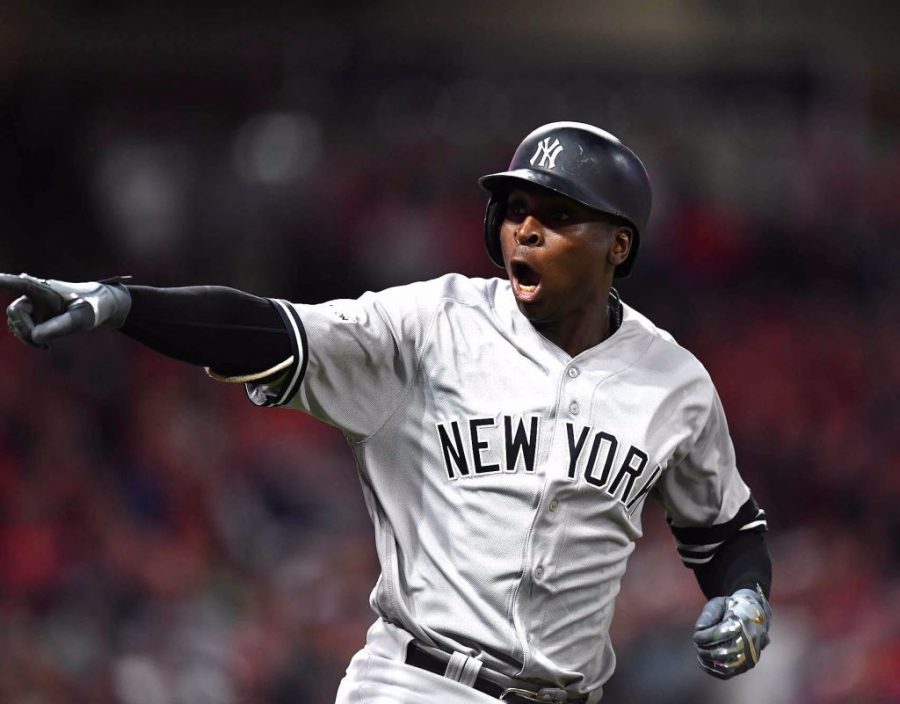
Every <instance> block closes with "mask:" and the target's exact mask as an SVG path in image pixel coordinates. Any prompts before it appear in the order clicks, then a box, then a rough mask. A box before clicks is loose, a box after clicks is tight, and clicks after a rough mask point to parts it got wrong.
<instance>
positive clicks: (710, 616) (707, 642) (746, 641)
mask: <svg viewBox="0 0 900 704" xmlns="http://www.w3.org/2000/svg"><path fill="white" fill-rule="evenodd" d="M771 623H772V610H771V608H770V606H769V602H768V601H767V600H766V597H765V595H764V594H763V592H762V589H761V588H760V587H759V586H757V588H756V590H752V589H739V590H738V591H736V592H735V593H734V594H732V595H731V596H728V597H723V596H720V597H716V598H715V599H712V600H710V601H709V602H708V603H707V604H706V606H705V607H704V608H703V611H702V612H701V613H700V618H698V619H697V623H696V625H695V626H694V644H695V645H696V647H697V659H698V661H699V663H700V667H702V668H703V669H704V670H705V671H706V672H708V673H710V674H711V675H713V676H715V677H718V678H719V679H730V678H731V677H734V676H735V675H739V674H741V673H742V672H746V671H747V670H750V669H752V668H753V667H755V666H756V663H757V662H759V656H760V654H761V653H762V650H763V648H765V647H766V646H767V645H768V644H769V626H770V625H771Z"/></svg>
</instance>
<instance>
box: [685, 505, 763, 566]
mask: <svg viewBox="0 0 900 704" xmlns="http://www.w3.org/2000/svg"><path fill="white" fill-rule="evenodd" d="M671 523H672V522H671V520H669V527H670V528H671V529H672V534H673V535H674V536H675V540H676V541H677V543H678V554H679V555H681V560H682V562H684V564H685V565H686V566H687V567H697V566H698V565H704V564H706V563H708V562H710V561H711V560H712V559H713V558H714V557H715V555H716V550H717V549H718V548H719V547H720V546H721V545H722V544H723V543H724V542H725V541H727V540H729V539H730V538H732V537H733V536H734V535H736V534H738V533H740V532H742V531H756V532H760V533H764V532H766V531H767V530H768V522H767V520H766V512H765V511H763V510H762V509H761V508H760V507H759V506H758V505H757V504H756V501H755V500H754V499H753V497H752V496H751V497H750V498H749V499H747V501H746V502H744V505H743V506H741V508H740V509H739V510H738V512H737V513H736V514H735V516H734V518H732V519H731V520H730V521H728V522H727V523H719V524H717V525H712V526H705V527H689V528H680V527H678V526H673V525H672V524H671Z"/></svg>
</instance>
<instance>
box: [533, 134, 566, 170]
mask: <svg viewBox="0 0 900 704" xmlns="http://www.w3.org/2000/svg"><path fill="white" fill-rule="evenodd" d="M562 150H563V146H562V144H560V143H559V140H558V139H554V140H553V144H550V138H549V137H546V138H545V139H542V140H541V141H540V142H538V145H537V150H536V151H535V152H534V156H533V157H531V161H530V162H528V163H529V164H531V165H532V166H534V161H535V159H537V158H538V157H541V161H540V163H539V164H538V166H546V167H547V168H548V169H552V168H554V167H555V166H556V157H558V156H559V153H560V152H561V151H562Z"/></svg>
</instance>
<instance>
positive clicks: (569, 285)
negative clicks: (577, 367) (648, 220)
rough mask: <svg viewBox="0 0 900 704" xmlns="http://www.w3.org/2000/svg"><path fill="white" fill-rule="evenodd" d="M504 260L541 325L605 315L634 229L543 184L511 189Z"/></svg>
mask: <svg viewBox="0 0 900 704" xmlns="http://www.w3.org/2000/svg"><path fill="white" fill-rule="evenodd" d="M500 243H501V247H502V249H503V261H504V262H505V264H506V272H507V274H508V275H509V280H510V282H511V283H512V288H513V294H514V295H515V297H516V303H517V304H518V307H519V310H520V311H522V313H523V314H524V315H525V317H527V318H528V319H529V320H530V321H531V322H532V323H533V324H534V325H535V326H536V327H538V328H541V327H553V326H556V325H567V324H574V325H578V324H580V321H581V320H591V319H599V316H600V313H601V312H602V311H603V309H604V308H605V306H606V297H607V293H608V290H609V287H610V285H611V284H612V278H613V271H614V270H615V267H616V265H617V264H621V263H622V262H623V261H625V259H626V258H627V256H628V251H629V249H630V246H631V231H630V230H629V229H628V228H626V227H618V226H615V225H612V224H610V223H608V222H606V221H605V220H604V219H603V216H602V215H601V214H600V213H597V212H596V211H594V210H592V209H591V208H588V207H586V206H584V205H581V204H580V203H577V202H576V201H574V200H572V199H571V198H567V197H566V196H562V195H559V194H557V193H554V192H553V191H549V190H547V189H544V188H540V187H538V186H534V187H529V186H523V187H521V188H514V189H512V190H511V191H510V192H509V196H508V199H507V204H506V218H505V220H504V221H503V224H502V226H501V227H500Z"/></svg>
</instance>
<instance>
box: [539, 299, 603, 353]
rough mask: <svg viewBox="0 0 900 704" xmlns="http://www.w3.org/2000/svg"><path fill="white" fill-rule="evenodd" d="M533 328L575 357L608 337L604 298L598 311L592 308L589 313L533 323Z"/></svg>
mask: <svg viewBox="0 0 900 704" xmlns="http://www.w3.org/2000/svg"><path fill="white" fill-rule="evenodd" d="M535 328H537V331H538V332H539V333H541V335H543V336H544V337H546V338H547V339H548V340H550V342H552V343H553V344H554V345H556V346H557V347H559V348H560V349H562V350H563V351H565V352H566V354H568V355H569V356H570V357H575V356H577V355H579V354H581V353H582V352H584V351H585V350H587V349H590V348H591V347H594V346H595V345H599V344H600V343H601V342H603V341H604V340H605V339H606V338H607V337H609V309H608V307H607V305H606V299H604V300H603V306H602V307H601V308H600V310H599V311H598V310H597V309H596V308H593V309H592V310H591V311H590V314H585V315H579V316H569V317H568V318H566V319H565V320H560V321H552V322H547V323H543V324H541V325H535Z"/></svg>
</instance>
